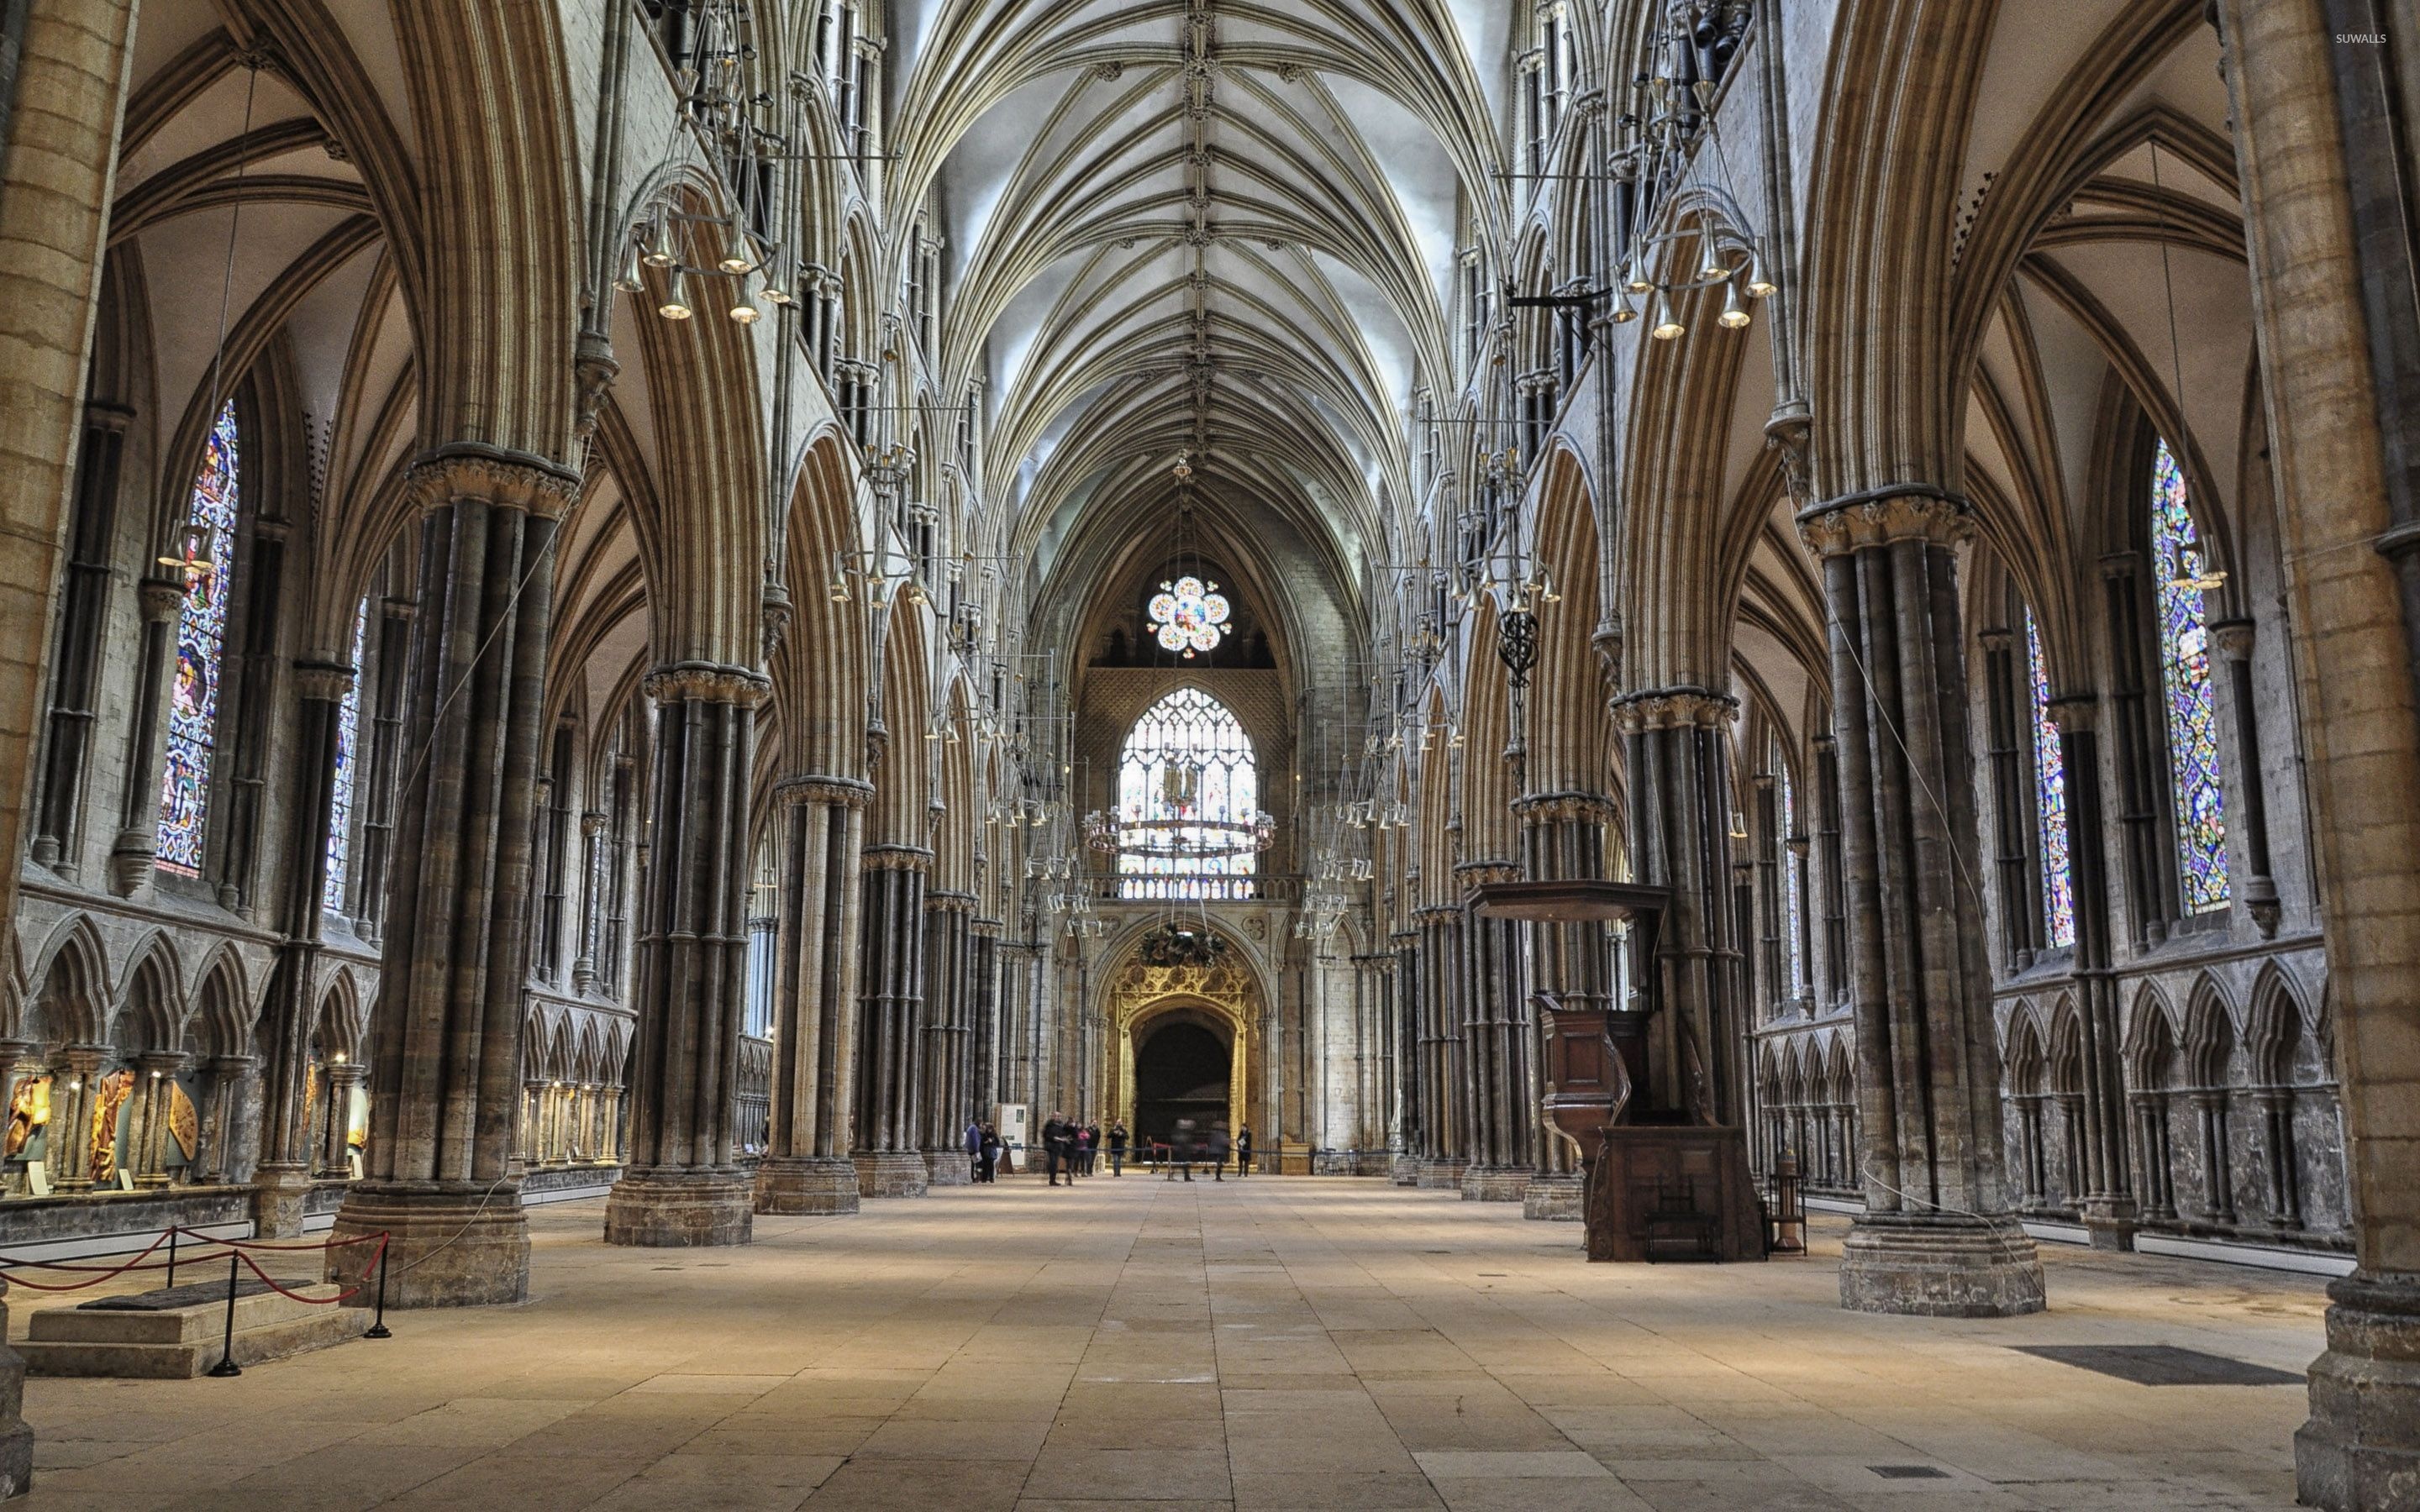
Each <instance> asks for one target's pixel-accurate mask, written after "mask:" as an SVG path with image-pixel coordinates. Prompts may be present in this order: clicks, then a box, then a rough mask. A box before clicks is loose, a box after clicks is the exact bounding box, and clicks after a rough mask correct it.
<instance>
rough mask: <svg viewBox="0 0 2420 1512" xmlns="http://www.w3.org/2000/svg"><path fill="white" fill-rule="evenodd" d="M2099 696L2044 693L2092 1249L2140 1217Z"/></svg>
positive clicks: (2123, 1238)
mask: <svg viewBox="0 0 2420 1512" xmlns="http://www.w3.org/2000/svg"><path fill="white" fill-rule="evenodd" d="M2100 716H2101V701H2100V700H2099V699H2097V698H2095V697H2094V696H2093V695H2091V694H2089V693H2071V694H2068V695H2067V696H2065V697H2062V698H2058V699H2055V700H2053V701H2052V703H2051V720H2052V722H2053V723H2054V724H2055V725H2056V726H2057V727H2058V749H2059V762H2060V764H2061V765H2062V766H2063V767H2064V769H2065V770H2066V772H2067V803H2068V810H2067V847H2068V868H2069V873H2070V875H2071V879H2072V890H2073V892H2074V896H2075V980H2076V987H2077V995H2078V996H2080V997H2081V998H2082V999H2083V1012H2082V1013H2081V1014H2080V1015H2079V1023H2080V1025H2081V1026H2082V1028H2083V1031H2084V1108H2083V1115H2084V1117H2083V1126H2084V1190H2083V1192H2082V1194H2081V1195H2080V1196H2079V1195H2077V1194H2070V1196H2071V1197H2074V1199H2075V1201H2076V1206H2077V1210H2078V1212H2079V1215H2080V1216H2081V1217H2082V1218H2083V1220H2084V1227H2085V1230H2086V1232H2087V1233H2089V1234H2090V1235H2091V1236H2092V1247H2093V1248H2095V1249H2109V1250H2129V1249H2133V1247H2134V1230H2135V1228H2136V1227H2137V1226H2138V1224H2139V1223H2140V1221H2141V1215H2140V1212H2139V1211H2138V1209H2137V1207H2136V1204H2135V1200H2134V1190H2133V1183H2132V1181H2131V1180H2129V1177H2128V1172H2127V1166H2126V1077H2125V1071H2124V1067H2123V1064H2122V1062H2121V1059H2120V1050H2119V1045H2120V1040H2119V1037H2118V979H2117V975H2116V973H2115V972H2114V971H2113V970H2112V969H2111V966H2110V960H2111V949H2110V941H2111V940H2112V939H2113V938H2114V937H2115V931H2114V929H2113V928H2112V923H2113V921H2112V920H2111V918H2110V917H2109V859H2108V851H2107V849H2106V848H2105V847H2106V840H2105V836H2106V829H2107V826H2106V821H2105V820H2104V819H2103V818H2102V801H2101V795H2102V788H2101V732H2100Z"/></svg>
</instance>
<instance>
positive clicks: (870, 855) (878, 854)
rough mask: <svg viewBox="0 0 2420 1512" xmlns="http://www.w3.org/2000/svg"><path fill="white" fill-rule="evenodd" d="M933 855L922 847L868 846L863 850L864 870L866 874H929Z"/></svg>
mask: <svg viewBox="0 0 2420 1512" xmlns="http://www.w3.org/2000/svg"><path fill="white" fill-rule="evenodd" d="M932 869H933V853H932V852H931V851H928V850H926V849H925V848H924V847H923V846H922V845H868V846H867V847H866V848H865V870H867V871H868V872H930V871H931V870H932Z"/></svg>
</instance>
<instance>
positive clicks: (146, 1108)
mask: <svg viewBox="0 0 2420 1512" xmlns="http://www.w3.org/2000/svg"><path fill="white" fill-rule="evenodd" d="M184 1069H185V1057H183V1056H181V1055H178V1054H177V1053H175V1052H173V1051H150V1052H147V1053H145V1054H144V1055H142V1056H139V1057H136V1059H135V1062H134V1097H135V1103H134V1119H133V1121H132V1124H131V1125H130V1132H131V1133H132V1134H133V1138H132V1139H131V1140H130V1141H129V1143H130V1144H132V1146H133V1149H132V1153H131V1154H130V1156H129V1158H128V1161H127V1164H128V1165H130V1166H131V1167H132V1169H133V1171H134V1184H135V1185H136V1186H166V1185H167V1184H168V1140H169V1137H170V1136H169V1133H168V1106H169V1100H170V1098H171V1096H172V1095H173V1094H172V1092H171V1088H173V1087H174V1086H175V1085H176V1076H177V1072H180V1071H182V1070H184ZM196 1152H197V1153H198V1151H196Z"/></svg>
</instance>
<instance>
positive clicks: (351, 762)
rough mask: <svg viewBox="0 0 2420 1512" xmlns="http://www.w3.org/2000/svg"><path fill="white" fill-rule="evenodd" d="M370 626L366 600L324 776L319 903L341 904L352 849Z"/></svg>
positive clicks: (358, 612)
mask: <svg viewBox="0 0 2420 1512" xmlns="http://www.w3.org/2000/svg"><path fill="white" fill-rule="evenodd" d="M369 625H370V601H369V600H368V599H366V598H365V599H363V600H362V603H361V607H360V608H359V609H355V610H353V658H352V659H353V686H352V687H349V688H347V689H346V690H345V702H343V703H342V704H340V705H338V707H337V709H336V769H335V770H334V772H332V773H330V774H329V777H328V885H327V887H325V888H323V889H322V890H321V891H320V894H319V906H321V907H322V908H338V909H341V908H342V907H344V906H345V862H346V859H347V858H348V857H349V856H351V855H352V852H353V775H354V770H355V768H356V766H357V765H358V764H359V758H358V757H357V755H356V752H357V751H358V750H359V748H360V747H359V742H360V740H361V734H362V679H361V667H362V641H363V638H364V637H365V635H367V633H368V631H369Z"/></svg>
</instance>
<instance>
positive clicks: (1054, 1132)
mask: <svg viewBox="0 0 2420 1512" xmlns="http://www.w3.org/2000/svg"><path fill="white" fill-rule="evenodd" d="M1066 1136H1067V1116H1066V1115H1065V1114H1063V1113H1057V1112H1054V1113H1052V1114H1051V1115H1050V1117H1048V1118H1047V1119H1043V1120H1042V1159H1043V1161H1044V1163H1045V1164H1046V1165H1048V1166H1049V1167H1050V1184H1051V1185H1052V1186H1057V1185H1058V1184H1059V1151H1060V1146H1061V1145H1062V1144H1063V1142H1064V1141H1065V1139H1066ZM1067 1184H1068V1185H1070V1186H1073V1185H1075V1184H1076V1173H1075V1172H1073V1171H1070V1172H1068V1173H1067Z"/></svg>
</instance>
